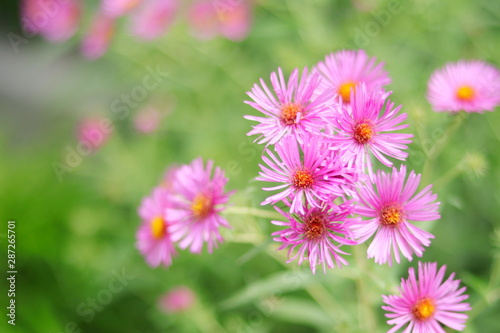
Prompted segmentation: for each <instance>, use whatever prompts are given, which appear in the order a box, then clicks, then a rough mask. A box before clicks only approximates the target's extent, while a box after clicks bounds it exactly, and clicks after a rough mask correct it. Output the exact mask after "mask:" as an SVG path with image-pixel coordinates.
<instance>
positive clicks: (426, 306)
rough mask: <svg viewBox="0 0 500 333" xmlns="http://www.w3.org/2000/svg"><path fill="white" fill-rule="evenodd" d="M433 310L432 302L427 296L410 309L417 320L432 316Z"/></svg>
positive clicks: (434, 309)
mask: <svg viewBox="0 0 500 333" xmlns="http://www.w3.org/2000/svg"><path fill="white" fill-rule="evenodd" d="M435 311H436V308H435V306H434V302H433V301H432V300H431V299H429V298H427V297H426V298H423V299H421V300H419V301H418V302H417V303H416V304H415V305H414V306H413V308H412V309H411V312H412V313H413V316H414V317H415V318H417V319H419V320H426V319H427V318H429V317H430V316H432V315H433V314H434V312H435Z"/></svg>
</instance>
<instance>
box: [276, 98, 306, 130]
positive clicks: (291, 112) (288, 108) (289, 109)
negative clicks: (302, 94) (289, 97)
mask: <svg viewBox="0 0 500 333" xmlns="http://www.w3.org/2000/svg"><path fill="white" fill-rule="evenodd" d="M299 112H301V113H302V115H303V114H304V108H303V107H302V105H300V104H299V103H288V104H285V105H283V106H282V107H281V115H280V117H281V122H282V123H283V124H285V125H293V124H295V123H296V120H297V114H298V113H299Z"/></svg>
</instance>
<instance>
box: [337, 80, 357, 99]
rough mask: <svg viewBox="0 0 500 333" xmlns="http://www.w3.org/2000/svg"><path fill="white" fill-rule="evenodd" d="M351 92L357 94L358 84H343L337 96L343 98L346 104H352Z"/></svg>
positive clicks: (350, 82)
mask: <svg viewBox="0 0 500 333" xmlns="http://www.w3.org/2000/svg"><path fill="white" fill-rule="evenodd" d="M351 90H352V91H353V92H356V82H352V81H348V82H346V83H343V84H341V85H340V87H339V89H338V90H337V94H339V95H340V97H342V100H343V101H344V103H350V102H351Z"/></svg>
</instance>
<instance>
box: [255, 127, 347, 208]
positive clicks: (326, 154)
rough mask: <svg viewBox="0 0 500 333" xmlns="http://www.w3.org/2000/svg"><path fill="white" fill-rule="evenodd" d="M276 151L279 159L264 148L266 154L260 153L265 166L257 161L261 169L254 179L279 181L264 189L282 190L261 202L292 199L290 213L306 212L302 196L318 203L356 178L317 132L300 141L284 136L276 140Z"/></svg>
mask: <svg viewBox="0 0 500 333" xmlns="http://www.w3.org/2000/svg"><path fill="white" fill-rule="evenodd" d="M299 147H300V149H299ZM275 151H276V153H277V154H278V157H279V159H278V157H277V156H276V155H275V154H274V153H273V152H271V150H269V149H266V153H267V155H268V156H269V157H267V156H266V155H263V156H262V159H263V160H264V162H265V163H266V164H267V166H264V165H261V164H259V166H260V168H261V169H262V171H261V172H259V177H257V180H261V181H266V182H276V183H281V184H280V185H278V186H274V187H264V188H263V190H265V191H274V190H282V191H281V192H280V193H278V194H275V195H272V196H270V197H268V198H267V199H266V200H265V201H264V202H262V205H266V204H275V203H277V202H279V201H284V202H288V201H289V200H291V205H290V212H291V213H296V212H300V213H305V210H304V206H303V203H304V200H305V201H307V203H308V204H309V205H311V206H313V207H320V204H321V202H322V201H328V200H329V199H330V198H331V197H332V196H342V195H344V193H345V188H344V187H348V186H349V185H352V184H353V183H354V182H355V181H356V180H357V175H356V174H355V173H354V172H353V170H350V169H347V168H346V167H345V161H344V159H343V158H342V156H340V155H336V154H335V155H332V151H330V150H329V149H328V145H327V143H326V142H325V141H324V140H322V138H321V137H320V136H306V137H305V139H304V142H303V143H301V144H298V143H297V141H296V140H295V138H294V137H293V136H287V137H285V138H283V139H282V140H281V141H280V142H279V143H278V144H276V146H275Z"/></svg>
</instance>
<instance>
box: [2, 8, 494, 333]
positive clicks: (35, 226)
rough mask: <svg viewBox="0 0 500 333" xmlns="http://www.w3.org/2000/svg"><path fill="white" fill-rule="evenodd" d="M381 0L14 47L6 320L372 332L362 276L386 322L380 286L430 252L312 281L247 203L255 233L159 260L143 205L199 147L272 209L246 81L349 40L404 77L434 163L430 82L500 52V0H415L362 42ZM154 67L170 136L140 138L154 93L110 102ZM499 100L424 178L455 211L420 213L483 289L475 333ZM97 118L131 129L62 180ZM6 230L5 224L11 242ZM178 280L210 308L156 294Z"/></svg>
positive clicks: (5, 128)
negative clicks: (85, 47)
mask: <svg viewBox="0 0 500 333" xmlns="http://www.w3.org/2000/svg"><path fill="white" fill-rule="evenodd" d="M365 2H366V3H367V4H370V5H373V9H371V10H368V11H367V12H360V11H358V10H357V9H355V8H353V6H352V5H351V3H349V2H340V1H335V2H332V1H327V0H316V1H310V2H307V3H306V2H299V1H283V2H278V1H270V2H264V1H259V2H258V3H257V6H256V8H255V11H254V23H253V27H252V30H251V33H250V35H249V37H248V38H247V39H246V40H244V41H243V42H241V43H235V42H230V41H227V40H223V39H215V40H212V41H198V40H196V39H193V38H192V37H191V36H190V35H189V34H188V32H187V29H186V26H185V24H184V23H183V22H182V19H181V18H179V19H178V24H176V25H175V26H174V27H173V28H172V30H171V31H170V32H169V34H168V35H166V36H165V37H164V38H162V39H160V40H158V41H155V42H152V43H138V42H137V41H135V40H134V39H132V38H131V37H128V36H127V35H126V34H119V35H118V36H117V39H116V41H115V42H114V43H113V45H112V47H111V49H110V51H109V52H108V54H106V55H105V57H104V58H103V59H101V60H99V61H96V62H87V61H84V60H82V59H81V57H80V56H79V55H78V54H77V52H76V50H77V49H76V47H77V46H76V41H72V42H68V43H66V44H63V45H49V44H47V43H46V42H44V41H41V40H38V39H32V40H30V41H29V43H28V44H26V45H23V46H22V48H21V50H20V53H19V54H17V55H14V54H13V53H12V50H11V49H10V47H9V45H8V44H3V45H2V54H5V56H4V57H2V58H0V63H1V65H2V68H4V72H3V73H2V74H1V75H2V81H1V82H2V84H3V85H4V86H3V87H4V88H2V90H0V92H2V93H1V95H0V96H1V98H0V110H1V122H0V128H1V133H2V134H1V135H0V143H1V147H3V149H2V156H1V158H0V184H1V191H0V203H1V204H0V216H1V217H2V219H3V220H5V221H7V220H8V219H15V220H16V221H17V265H18V272H19V273H18V280H17V288H18V290H17V295H16V300H17V306H18V307H17V325H16V327H15V328H13V327H10V326H7V325H6V320H5V318H4V319H2V321H1V324H0V327H4V326H5V327H6V328H5V330H4V329H2V332H4V331H6V332H10V331H12V332H49V333H56V332H64V331H65V329H66V328H67V327H66V325H67V323H70V322H74V323H76V325H77V326H78V327H79V328H80V329H81V330H82V332H115V331H125V332H165V331H167V332H197V331H198V332H218V331H220V329H218V328H217V326H216V325H215V324H214V320H216V321H218V322H219V324H220V325H222V326H223V327H224V328H225V330H226V331H227V332H332V331H335V332H364V331H365V329H364V324H365V322H364V321H365V320H367V318H365V313H364V312H362V311H365V310H363V309H360V299H359V297H358V294H359V293H358V289H357V288H358V287H359V285H356V283H355V281H354V280H353V279H355V278H356V277H358V276H359V275H361V276H362V277H363V279H364V280H365V282H366V283H367V284H368V288H367V291H366V295H365V298H366V300H368V301H370V302H371V303H372V304H373V306H372V307H371V308H369V309H370V310H371V311H373V316H374V319H375V322H376V323H377V324H378V329H377V330H376V331H377V332H383V331H386V330H387V329H388V326H387V325H386V324H385V320H384V317H383V312H382V310H381V309H380V305H381V302H382V300H381V297H380V294H387V293H392V292H395V287H396V286H397V284H398V282H399V280H400V277H403V276H406V271H407V267H408V266H410V265H412V266H415V263H412V264H410V263H406V262H405V263H403V264H402V265H397V266H395V267H392V268H390V267H388V266H378V265H375V264H373V263H372V262H371V261H366V260H354V258H350V266H349V267H347V268H345V269H343V270H341V271H339V270H330V271H328V273H327V274H326V275H325V276H323V274H322V273H318V274H317V275H316V276H313V275H312V274H311V273H310V271H309V269H308V267H307V265H305V266H304V267H302V268H300V269H297V267H296V264H295V263H292V264H288V265H287V268H285V266H283V264H282V263H281V262H284V260H283V258H281V257H280V258H278V260H276V258H273V257H272V256H273V255H272V251H271V252H269V251H268V250H267V248H268V247H269V246H268V245H267V244H269V243H270V233H271V232H272V231H274V230H276V229H275V228H274V227H272V226H271V224H270V223H269V220H268V219H263V218H254V217H248V216H236V215H228V218H229V220H230V223H231V224H233V226H234V228H233V229H232V230H231V231H227V232H225V236H226V238H228V239H229V240H231V239H234V240H237V239H243V238H244V236H247V237H246V238H245V239H246V240H248V241H249V242H253V243H238V242H230V241H228V242H226V243H224V244H222V245H221V246H220V248H219V249H218V250H216V251H215V253H214V254H212V255H208V254H207V253H204V254H202V255H192V254H190V253H189V252H187V251H181V252H180V255H179V256H178V257H176V258H175V259H174V265H173V266H172V267H170V268H169V269H150V268H149V267H148V266H147V265H146V264H145V262H144V260H143V258H142V257H141V256H140V255H139V253H138V252H137V250H136V249H135V247H134V243H135V232H136V229H137V226H138V224H139V219H138V217H137V214H136V209H137V206H138V205H139V203H140V200H141V198H142V197H143V196H145V195H147V194H148V193H149V191H150V189H151V188H152V187H153V186H155V184H157V183H158V181H159V180H160V178H161V176H162V173H163V172H164V170H165V168H166V167H167V166H168V165H170V164H180V163H187V162H190V161H191V160H192V159H194V158H195V157H197V156H202V157H204V158H205V159H208V158H210V159H214V161H215V163H216V164H217V165H218V166H220V167H222V168H225V169H228V171H227V173H228V176H229V178H230V181H229V184H228V187H229V188H230V189H237V190H238V193H237V194H236V195H235V196H234V198H233V200H232V201H233V203H234V204H235V205H237V206H252V207H258V206H259V202H261V200H262V198H263V197H264V193H262V191H261V190H260V189H259V186H260V184H258V183H256V182H254V181H252V178H253V177H255V176H256V174H257V170H258V166H257V163H259V162H260V153H261V151H262V147H261V146H257V145H254V144H252V143H251V141H252V139H249V138H247V137H246V135H245V134H246V132H248V131H249V129H250V125H251V123H250V122H249V121H246V120H244V119H243V115H245V114H256V112H255V111H254V110H252V109H251V108H250V107H249V106H247V105H245V104H243V103H242V101H243V100H245V99H247V97H246V95H245V92H246V91H248V90H249V89H250V88H251V86H252V85H253V83H255V82H257V81H258V79H259V78H261V77H263V78H264V79H265V80H266V81H267V80H268V77H269V74H270V72H271V71H274V70H276V68H277V67H278V66H280V67H282V68H283V70H284V71H285V72H286V73H289V72H290V71H291V70H292V69H293V68H295V67H300V68H301V67H304V66H308V67H311V66H313V65H315V64H316V63H317V62H318V61H320V60H322V59H323V57H324V56H325V55H326V54H328V53H330V52H333V51H336V50H338V49H340V48H342V47H346V46H352V47H361V48H364V49H366V50H367V52H368V53H369V54H370V55H372V56H376V57H377V58H378V59H379V60H380V61H384V62H385V66H386V70H387V71H388V72H389V74H390V75H391V77H392V78H393V83H392V84H391V85H390V87H389V88H390V89H391V90H393V94H392V96H391V98H392V99H393V100H394V101H395V102H396V103H397V104H403V110H404V111H405V112H407V113H408V114H409V120H408V122H409V123H410V125H411V126H410V128H409V129H408V131H409V132H411V133H412V134H414V135H415V138H414V143H413V144H412V145H411V147H410V158H409V159H408V163H407V165H408V167H409V168H411V169H415V170H416V171H417V172H422V170H423V168H424V163H425V150H424V148H423V146H424V143H425V146H430V147H432V146H434V144H435V143H436V142H438V141H439V140H440V139H441V137H442V135H443V133H444V132H445V131H446V128H447V124H448V123H449V122H450V121H451V119H450V116H449V115H446V114H438V113H434V112H432V111H431V109H430V106H429V105H428V103H427V102H426V100H425V91H426V83H427V80H428V78H429V76H430V74H431V72H432V71H433V70H434V69H436V68H438V67H441V66H442V65H444V64H445V63H446V62H449V61H457V60H459V59H483V60H486V61H488V62H490V63H492V64H494V65H497V66H498V65H500V59H499V54H500V43H499V42H500V40H499V37H498V36H500V3H496V2H492V1H488V0H482V1H451V0H447V1H432V0H425V1H401V3H400V5H401V12H400V13H398V14H393V15H390V21H389V22H388V23H387V24H384V25H385V26H383V27H380V31H379V32H378V33H376V34H373V37H370V38H368V39H366V40H364V42H362V43H359V32H360V31H362V32H364V33H366V32H365V29H366V26H367V24H371V23H370V22H377V21H375V18H374V15H375V14H377V13H380V11H382V10H388V8H389V7H388V6H389V3H390V1H386V2H384V1H380V2H377V1H371V2H368V1H365ZM357 41H358V43H357ZM148 66H149V67H152V68H156V66H159V68H161V70H162V71H165V72H168V73H169V74H168V77H167V78H165V79H164V81H163V82H162V84H161V85H160V86H159V87H158V88H156V89H154V90H153V91H151V92H150V93H149V95H148V99H147V100H145V101H144V102H143V103H142V104H141V105H140V106H143V105H146V104H147V103H149V102H152V101H158V100H159V101H160V102H161V103H160V105H168V107H171V108H172V113H171V114H170V115H169V116H168V117H166V118H165V120H164V121H163V122H162V124H161V127H160V129H159V130H158V131H157V132H156V133H154V134H151V135H141V134H138V133H136V132H135V131H134V130H133V127H132V119H133V114H134V113H135V112H136V111H137V110H138V109H139V108H140V106H138V107H137V108H131V109H130V110H129V111H130V115H129V116H128V117H126V118H125V119H120V118H118V117H117V116H116V114H113V112H112V111H111V104H112V101H113V100H114V99H116V98H120V96H121V94H123V93H130V92H131V90H132V89H133V88H134V87H135V86H137V85H140V84H141V82H142V79H143V78H144V76H145V75H147V73H148V72H147V70H146V68H147V67H148ZM9 82H10V83H9ZM5 84H8V86H5ZM498 111H499V110H498V109H497V110H496V111H495V112H493V113H486V114H472V115H470V116H469V117H468V118H467V120H466V121H465V123H464V124H463V126H462V127H461V128H460V129H459V130H458V131H457V133H455V134H454V135H452V136H450V138H449V143H448V145H447V146H446V148H445V149H444V150H443V152H442V154H440V155H439V156H437V159H436V160H435V161H434V162H433V163H432V164H431V168H430V169H429V170H430V171H432V174H431V173H430V172H429V173H428V174H424V178H425V179H426V180H427V181H428V182H432V183H434V182H438V183H437V184H436V187H435V191H436V192H437V193H438V195H439V200H440V201H441V203H442V204H441V214H442V219H441V220H440V221H438V222H435V223H433V224H432V225H431V224H424V223H422V224H421V225H424V227H425V228H426V229H428V230H431V231H432V232H433V233H434V234H435V235H436V238H435V239H434V240H433V242H432V244H431V246H430V247H429V249H428V250H427V251H426V252H425V254H424V257H423V258H422V260H423V261H437V262H438V263H439V264H446V265H447V266H448V273H451V272H452V271H455V272H457V276H458V277H459V278H460V279H462V280H463V282H464V283H465V285H466V286H467V287H468V293H469V294H470V296H471V297H470V301H471V303H472V305H473V306H474V305H477V306H476V307H475V308H474V310H473V311H472V313H471V316H473V318H472V320H470V321H469V322H468V326H467V329H466V332H497V331H499V330H500V327H499V323H498V320H497V318H496V314H497V313H498V312H499V311H500V306H499V305H498V302H496V299H497V298H498V297H499V291H498V290H499V289H498V288H500V284H499V282H500V281H499V273H498V270H499V269H500V268H499V255H500V249H499V247H498V246H499V244H498V242H499V239H498V238H499V237H500V236H498V235H497V240H496V241H497V243H496V247H495V243H494V238H493V233H494V230H495V229H496V230H499V228H500V225H499V222H498V216H499V214H498V204H499V202H500V197H499V192H498V188H499V187H500V155H499V154H498V153H497V152H498V144H499V141H500V130H499V128H500V115H499V113H498ZM91 113H100V114H102V116H104V117H108V118H110V119H111V120H112V121H113V125H114V128H115V130H114V131H113V133H112V136H111V138H110V140H109V142H107V143H106V144H105V146H103V147H102V148H101V149H100V150H99V151H98V152H96V153H95V154H92V155H91V156H87V157H85V158H83V160H82V163H81V164H80V165H79V166H78V167H76V168H75V169H74V170H73V171H72V172H70V173H65V174H64V175H63V180H62V181H61V182H59V181H58V178H57V177H56V175H55V173H54V170H53V168H52V163H53V162H62V161H63V160H64V158H65V149H66V147H67V146H70V147H72V148H75V147H76V139H75V136H74V131H75V126H76V123H77V121H78V119H80V118H81V117H82V116H84V115H87V114H91ZM466 153H476V154H482V156H483V158H484V160H485V161H486V164H487V169H486V171H485V173H484V175H483V176H482V177H477V176H476V175H474V174H473V172H470V171H471V170H468V171H469V172H463V173H459V174H458V175H457V176H456V177H455V178H452V179H451V181H450V182H448V183H444V182H440V179H441V180H442V178H441V177H442V176H443V175H446V174H447V172H449V171H450V170H452V169H453V168H454V167H455V166H456V165H457V164H458V163H459V162H460V161H461V160H462V159H463V158H464V156H465V154H466ZM466 171H467V170H466ZM452 174H453V173H452ZM268 209H269V210H271V208H268ZM5 233H6V226H5V223H4V222H2V227H1V230H0V237H1V238H0V241H1V244H5ZM266 242H267V243H266ZM1 251H2V253H4V252H5V251H6V250H5V246H4V245H2V250H1ZM2 260H3V259H2ZM4 261H5V260H4ZM362 266H366V267H367V268H366V269H367V270H368V274H367V273H366V270H361V267H362ZM2 267H5V266H4V265H2ZM495 269H496V273H494V270H495ZM123 270H125V271H126V273H127V274H129V275H131V276H133V278H132V279H131V281H130V282H129V283H128V284H127V285H126V286H125V287H124V289H123V290H122V291H121V292H118V293H115V294H113V297H112V299H111V301H110V303H109V304H107V305H105V306H103V307H102V309H101V310H100V311H96V312H95V316H94V317H93V318H91V319H90V317H89V316H87V315H82V314H81V311H79V310H78V309H79V307H81V306H82V304H84V305H85V304H88V303H87V302H89V298H95V297H97V295H99V293H100V292H101V291H102V290H105V289H106V288H107V287H108V285H109V282H110V281H111V280H112V279H113V276H114V274H115V273H116V272H122V271H123ZM2 274H3V273H2ZM2 276H3V275H2ZM491 277H493V280H492V279H491ZM4 281H5V280H4V279H2V284H1V292H2V296H1V300H2V303H1V308H4V309H5V306H6V304H7V300H6V297H5V295H4V290H5V288H4V287H5V286H6V284H5V282H4ZM179 284H185V285H188V286H190V287H191V288H192V289H193V290H194V291H195V292H196V293H197V296H198V298H199V302H200V303H199V304H198V306H197V308H196V309H195V310H193V311H192V312H190V313H186V314H181V315H165V314H163V313H162V312H160V311H159V310H158V308H157V306H156V301H157V299H158V297H159V296H160V295H161V294H162V293H163V292H165V291H167V290H169V289H171V288H172V287H174V286H176V285H179ZM311 295H312V296H311ZM328 295H331V297H330V296H328ZM4 317H5V316H4ZM209 318H211V319H209ZM87 320H88V321H87ZM68 327H71V324H70V325H69V326H68Z"/></svg>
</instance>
